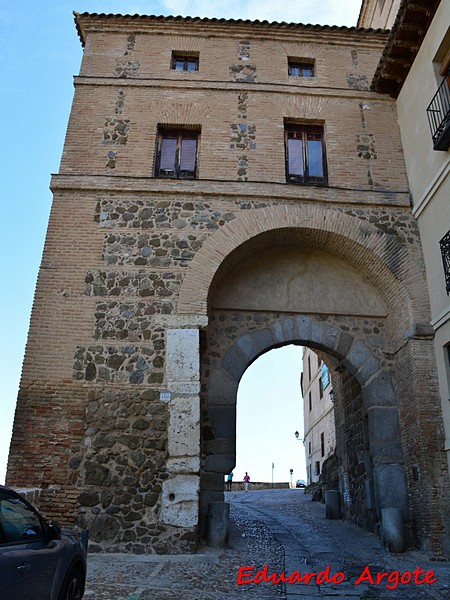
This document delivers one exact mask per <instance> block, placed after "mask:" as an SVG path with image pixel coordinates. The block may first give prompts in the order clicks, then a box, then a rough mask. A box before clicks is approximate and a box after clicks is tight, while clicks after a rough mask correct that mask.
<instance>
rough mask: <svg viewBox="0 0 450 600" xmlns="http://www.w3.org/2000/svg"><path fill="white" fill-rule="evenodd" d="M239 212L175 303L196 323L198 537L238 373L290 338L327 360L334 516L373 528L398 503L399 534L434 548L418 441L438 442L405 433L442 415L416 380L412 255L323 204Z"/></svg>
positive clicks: (224, 456) (423, 450)
mask: <svg viewBox="0 0 450 600" xmlns="http://www.w3.org/2000/svg"><path fill="white" fill-rule="evenodd" d="M251 217H252V218H251V219H250V218H249V217H248V216H247V215H244V216H241V217H240V218H239V219H236V220H235V221H233V222H232V223H230V224H229V226H228V227H227V231H226V232H224V231H222V230H220V231H218V232H217V233H215V234H214V235H213V236H212V237H211V238H210V240H209V241H208V243H207V244H205V245H204V246H203V247H202V249H201V250H200V251H199V252H198V253H197V255H196V257H195V259H194V261H193V264H192V265H191V266H190V268H189V271H188V273H187V276H186V277H185V279H184V281H183V285H182V287H181V290H180V302H179V307H178V310H179V313H180V314H185V315H186V316H187V317H188V316H189V315H193V314H196V315H197V318H199V315H200V318H204V319H205V321H204V332H203V334H202V336H201V349H200V351H201V387H202V393H201V402H202V405H201V483H200V533H201V535H202V536H204V535H205V527H206V513H207V507H208V504H209V502H211V501H216V500H221V499H222V498H223V491H222V490H223V475H224V473H227V472H229V471H230V469H232V468H233V467H234V463H235V436H236V392H237V387H238V385H239V381H240V378H241V377H242V374H243V373H244V371H245V370H246V369H247V367H248V366H249V365H250V364H251V363H252V362H253V361H254V360H255V359H256V358H257V357H258V356H260V355H261V354H263V353H264V352H267V351H268V350H270V349H272V348H276V347H279V346H282V345H285V344H298V345H305V346H309V347H310V348H312V349H315V350H317V351H319V352H322V353H324V355H326V356H327V357H329V359H328V360H329V361H331V362H330V364H332V365H333V368H334V369H335V380H336V379H337V380H339V382H340V383H339V385H340V386H341V394H340V398H341V400H338V401H341V402H342V407H341V411H340V415H341V417H339V418H341V420H342V423H341V424H340V427H339V431H340V433H339V434H338V435H341V442H338V444H339V443H340V447H341V450H340V452H341V464H340V468H341V471H340V475H341V476H340V487H341V494H342V501H343V502H344V506H346V507H347V509H346V510H344V512H346V516H347V517H348V518H350V519H351V520H353V521H354V522H356V523H358V524H360V525H362V526H364V527H368V528H371V529H374V528H375V529H376V528H377V526H378V525H379V523H380V518H381V514H382V512H383V509H385V508H387V509H389V508H393V509H397V510H399V511H401V514H402V518H403V521H404V524H405V525H406V528H407V537H408V540H409V541H410V542H412V543H417V544H419V545H421V546H422V547H430V548H431V547H433V545H434V544H435V543H438V542H437V540H438V538H440V539H441V540H442V535H443V528H444V522H445V508H444V504H445V501H444V500H443V498H444V497H447V495H448V492H447V491H446V490H444V483H443V482H444V479H445V477H444V478H442V477H441V478H440V483H439V485H440V488H441V491H442V494H441V495H440V496H439V497H437V496H436V495H435V494H433V493H432V490H431V485H432V481H434V482H436V481H437V479H436V472H437V471H436V469H437V470H439V469H440V467H439V465H440V464H441V463H442V464H444V461H443V456H441V454H442V453H439V454H436V452H435V451H434V453H433V456H432V459H431V462H432V463H433V466H431V464H430V452H428V451H427V447H429V448H431V447H433V448H436V447H440V446H441V445H442V444H441V441H440V440H441V435H442V430H441V429H440V428H439V427H437V428H435V429H434V430H432V429H431V428H429V427H427V436H426V438H424V437H423V436H422V437H421V444H420V445H419V444H418V443H417V441H418V439H419V436H421V435H422V431H423V427H424V424H425V423H428V422H429V421H430V420H431V418H433V420H434V422H435V423H439V422H440V420H441V415H440V413H439V404H438V399H437V393H436V391H437V390H436V386H435V383H434V382H431V381H430V379H428V380H426V381H425V378H424V372H425V371H426V370H427V369H432V368H433V364H434V363H433V354H432V346H431V344H430V340H429V328H428V327H427V325H426V322H427V318H428V314H429V313H428V306H427V303H426V302H424V298H426V294H425V286H424V280H423V272H422V271H421V257H420V254H419V253H417V252H416V249H408V248H406V247H405V246H404V245H402V244H399V243H398V242H397V241H396V238H395V237H394V236H387V235H384V234H383V233H382V232H381V231H380V229H378V228H376V227H374V226H373V225H371V224H369V223H367V222H364V223H362V222H361V221H360V220H358V219H357V218H355V217H353V216H348V215H345V214H343V213H342V212H341V211H339V210H335V209H330V208H328V207H325V206H323V205H322V206H303V207H302V208H301V209H300V208H298V209H297V208H296V207H294V206H292V207H291V209H290V210H289V211H286V210H285V207H281V206H280V207H276V206H274V207H271V208H270V209H261V210H258V211H253V213H252V215H251ZM205 290H207V294H205ZM201 315H204V317H201ZM339 385H338V387H339ZM425 387H426V390H427V398H426V406H425V405H424V403H423V402H421V401H420V394H421V393H423V390H424V389H425ZM419 390H422V392H420V391H419ZM350 422H351V423H353V425H352V427H349V426H348V424H349V423H350ZM355 436H356V437H358V438H359V441H358V444H356V445H355V443H354V438H355ZM355 439H356V438H355ZM349 448H352V452H349V451H348V449H349ZM355 470H356V471H359V472H360V476H359V477H355V476H354V474H353V472H354V471H355ZM356 480H358V481H356ZM424 486H425V487H424ZM429 486H430V487H429ZM424 494H425V495H426V496H427V499H426V501H424ZM439 543H440V542H439Z"/></svg>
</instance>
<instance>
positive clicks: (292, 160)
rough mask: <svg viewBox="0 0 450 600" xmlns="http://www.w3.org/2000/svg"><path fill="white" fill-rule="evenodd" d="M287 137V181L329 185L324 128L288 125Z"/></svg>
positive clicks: (286, 129) (286, 128)
mask: <svg viewBox="0 0 450 600" xmlns="http://www.w3.org/2000/svg"><path fill="white" fill-rule="evenodd" d="M285 136H286V179H287V181H288V182H290V183H302V184H305V185H327V171H326V159H325V144H324V139H323V127H318V126H317V127H316V126H310V125H296V124H293V125H287V126H286V127H285Z"/></svg>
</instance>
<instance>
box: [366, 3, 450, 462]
mask: <svg viewBox="0 0 450 600" xmlns="http://www.w3.org/2000/svg"><path fill="white" fill-rule="evenodd" d="M386 4H387V3H386ZM449 23H450V2H448V0H442V1H440V2H439V1H431V2H419V3H414V2H406V1H404V2H402V3H401V6H400V10H399V12H398V16H397V18H396V21H395V22H394V23H393V25H392V33H391V35H390V39H389V41H388V44H387V46H386V50H385V52H384V53H383V56H382V58H381V61H380V64H379V66H378V68H377V71H376V74H375V78H374V82H373V88H374V89H375V90H377V91H381V92H388V93H390V94H391V95H392V96H393V97H395V98H396V106H397V111H398V122H399V127H400V132H401V137H402V145H403V150H404V155H405V163H406V170H407V174H408V181H409V186H410V189H411V197H412V203H413V210H412V213H413V215H414V217H415V218H416V219H417V223H418V226H419V230H420V236H421V240H422V247H423V253H424V259H425V266H426V273H427V283H428V290H429V295H430V303H431V321H430V322H431V325H432V327H433V335H434V349H435V354H436V362H437V377H438V380H439V391H440V396H441V406H442V413H443V416H444V423H445V432H446V433H445V451H446V453H447V460H448V464H449V468H450V401H449V400H450V298H449V294H450V202H449V199H450V155H449V149H450V27H449ZM405 39H408V40H409V41H410V42H409V48H408V46H407V45H406V44H405ZM405 48H407V49H408V55H407V56H406V57H405V54H404V52H405ZM401 49H402V50H401Z"/></svg>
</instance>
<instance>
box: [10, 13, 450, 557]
mask: <svg viewBox="0 0 450 600" xmlns="http://www.w3.org/2000/svg"><path fill="white" fill-rule="evenodd" d="M75 21H76V26H77V29H78V33H79V36H80V39H81V43H82V44H83V46H84V54H83V61H82V65H81V70H80V74H79V75H78V76H77V77H76V78H75V97H74V102H73V107H72V112H71V116H70V120H69V124H68V130H67V136H66V140H65V145H64V151H63V156H62V160H61V167H60V171H59V173H58V174H57V175H54V176H53V177H52V181H51V187H52V190H53V194H54V202H53V207H52V212H51V216H50V222H49V227H48V233H47V239H46V244H45V249H44V255H43V259H42V264H41V269H40V274H39V279H38V284H37V290H36V296H35V302H34V307H33V313H32V319H31V326H30V333H29V338H28V344H27V350H26V356H25V361H24V367H23V373H22V381H21V388H20V393H19V398H18V403H17V410H16V416H15V423H14V432H13V438H12V444H11V450H10V457H9V464H8V473H7V483H8V484H9V485H12V486H15V487H28V488H30V487H31V488H36V489H37V490H38V491H39V505H40V508H41V509H43V510H44V511H46V512H47V514H48V515H49V516H55V517H58V518H59V519H61V520H63V521H65V522H69V523H76V524H78V525H79V526H80V527H87V528H89V530H90V539H91V545H92V547H93V549H94V550H96V551H100V550H105V549H109V550H114V551H128V552H140V553H146V552H149V553H150V552H156V553H166V552H180V551H193V550H194V549H195V547H196V544H197V543H198V540H199V539H203V540H204V539H207V536H208V519H207V514H208V506H209V505H210V504H211V503H212V502H219V503H220V502H223V479H224V474H225V473H228V472H230V471H231V470H232V469H233V467H234V464H235V453H236V444H235V442H236V397H237V389H238V385H239V381H240V379H241V377H242V374H243V373H244V371H245V370H246V368H247V367H248V366H249V365H250V364H251V363H252V362H253V361H254V360H255V359H256V358H257V357H258V356H260V355H261V354H263V353H264V352H266V351H269V350H270V349H272V348H275V347H279V346H282V345H285V344H290V343H295V344H298V345H302V346H307V347H310V348H312V349H313V350H315V351H318V352H320V353H321V356H322V355H323V356H326V357H327V358H326V364H327V366H328V367H329V368H330V372H331V373H332V377H333V392H334V393H333V395H334V410H335V424H336V452H337V456H338V460H339V487H340V491H341V498H342V512H343V516H344V518H346V519H349V520H351V521H353V522H355V523H358V524H360V525H362V526H364V527H368V528H370V529H372V530H373V531H376V532H381V531H383V519H385V518H386V515H387V514H389V512H392V509H393V510H394V511H396V513H397V514H398V515H399V517H400V519H399V531H398V532H396V538H398V536H400V538H401V539H402V540H404V545H408V544H411V545H419V546H421V547H423V548H429V549H432V550H433V551H435V552H441V551H442V548H443V544H444V546H445V543H446V541H447V540H448V528H449V526H450V523H449V515H448V512H447V511H448V506H449V479H448V470H447V468H446V456H445V453H444V436H443V417H442V406H441V401H440V394H439V389H438V380H437V378H434V377H430V374H432V373H434V371H435V369H436V361H435V357H434V344H435V342H434V341H433V328H432V327H431V326H430V319H431V313H430V305H429V299H428V291H427V279H426V272H425V263H424V259H423V254H422V247H421V243H420V237H419V230H418V227H417V222H416V220H415V218H414V216H413V214H412V211H411V206H410V191H409V187H408V179H407V173H406V167H405V161H404V158H403V152H402V144H401V137H400V131H399V128H398V123H397V112H396V104H395V100H393V99H392V98H391V97H390V96H389V95H387V94H385V93H378V92H375V91H371V90H370V89H369V87H370V83H371V81H372V79H373V76H374V73H375V71H376V69H377V66H378V64H379V62H380V57H381V55H382V53H383V50H384V48H385V45H386V42H387V40H388V39H389V38H388V33H387V32H385V31H382V30H373V29H362V28H359V29H357V28H345V27H321V26H304V25H298V24H286V23H272V24H269V23H265V22H263V23H260V22H250V21H233V20H228V21H226V20H216V19H197V18H193V19H190V18H185V19H184V18H179V17H176V18H174V17H152V16H137V15H135V16H129V15H99V14H88V13H83V14H76V15H75ZM436 310H437V309H436ZM280 409H282V407H281V406H280ZM325 452H326V451H325ZM436 490H438V492H439V493H436ZM386 509H388V510H386ZM400 524H401V526H400ZM391 531H392V529H391ZM397 533H398V536H397ZM383 535H384V537H385V538H386V537H387V543H388V544H389V543H390V542H393V540H389V534H388V533H386V531H384V533H383Z"/></svg>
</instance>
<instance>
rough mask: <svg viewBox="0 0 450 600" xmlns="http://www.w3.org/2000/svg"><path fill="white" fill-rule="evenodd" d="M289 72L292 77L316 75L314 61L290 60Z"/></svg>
mask: <svg viewBox="0 0 450 600" xmlns="http://www.w3.org/2000/svg"><path fill="white" fill-rule="evenodd" d="M288 72H289V75H291V76H292V77H314V63H312V62H303V61H302V62H300V61H297V60H289V61H288Z"/></svg>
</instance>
